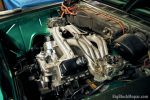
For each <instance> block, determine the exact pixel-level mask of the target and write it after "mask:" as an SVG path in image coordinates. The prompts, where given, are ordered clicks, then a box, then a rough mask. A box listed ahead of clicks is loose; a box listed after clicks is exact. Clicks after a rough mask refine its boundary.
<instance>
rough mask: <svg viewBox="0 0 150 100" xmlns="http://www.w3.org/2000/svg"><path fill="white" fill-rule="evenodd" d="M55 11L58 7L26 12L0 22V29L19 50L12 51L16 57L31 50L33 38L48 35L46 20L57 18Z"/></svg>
mask: <svg viewBox="0 0 150 100" xmlns="http://www.w3.org/2000/svg"><path fill="white" fill-rule="evenodd" d="M57 9H58V7H53V8H48V9H45V10H38V11H33V12H28V13H25V14H20V15H19V16H16V17H14V18H10V19H7V20H2V21H1V22H0V29H1V30H3V31H4V32H5V33H6V34H7V36H8V37H9V38H10V39H11V41H12V42H13V43H14V44H15V45H16V47H17V48H19V52H16V51H14V52H15V53H16V54H17V56H21V55H22V54H23V53H25V52H27V51H29V50H30V49H31V47H32V42H33V39H34V37H35V36H37V35H48V34H49V32H48V30H47V25H46V23H47V18H50V17H54V16H58V15H57V11H56V10H57Z"/></svg>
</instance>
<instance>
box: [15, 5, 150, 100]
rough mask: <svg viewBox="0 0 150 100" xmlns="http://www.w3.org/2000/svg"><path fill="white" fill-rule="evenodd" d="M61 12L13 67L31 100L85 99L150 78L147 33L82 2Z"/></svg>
mask: <svg viewBox="0 0 150 100" xmlns="http://www.w3.org/2000/svg"><path fill="white" fill-rule="evenodd" d="M58 13H59V15H60V16H57V17H52V18H49V19H47V27H48V28H47V30H48V32H49V35H44V36H43V37H42V39H38V40H37V42H36V43H35V45H33V49H32V50H31V51H29V52H27V53H26V54H25V55H23V56H21V57H18V60H17V62H16V65H15V67H14V69H13V71H14V76H15V77H16V78H17V79H18V81H19V82H20V83H19V86H20V87H22V88H23V89H21V90H20V92H21V93H23V94H24V95H27V98H28V96H29V98H28V99H27V100H33V99H36V100H48V99H50V98H54V100H81V99H84V98H87V97H90V96H93V95H95V94H98V93H103V92H105V91H108V90H110V89H112V88H111V85H110V83H111V84H112V83H113V82H114V81H115V82H116V81H117V82H119V84H122V85H124V84H128V83H129V82H132V81H134V80H136V79H139V78H141V77H147V76H149V75H150V69H149V68H150V62H149V61H150V60H149V58H150V52H149V40H150V38H149V32H148V31H147V30H144V29H142V28H140V27H137V26H136V25H135V24H131V23H129V22H128V21H126V19H124V20H122V18H119V16H116V15H112V14H110V13H108V12H105V11H103V10H101V9H98V8H96V7H93V6H91V5H87V4H85V3H82V2H80V3H79V2H78V3H76V2H73V3H71V4H68V2H64V3H62V5H61V7H60V10H59V11H58ZM39 44H40V45H39ZM116 87H117V86H116ZM118 87H119V85H118ZM30 90H33V91H30ZM32 92H34V95H35V96H33V98H32Z"/></svg>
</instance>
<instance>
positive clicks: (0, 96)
mask: <svg viewBox="0 0 150 100" xmlns="http://www.w3.org/2000/svg"><path fill="white" fill-rule="evenodd" d="M0 100H4V97H3V94H2V90H1V87H0Z"/></svg>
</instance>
